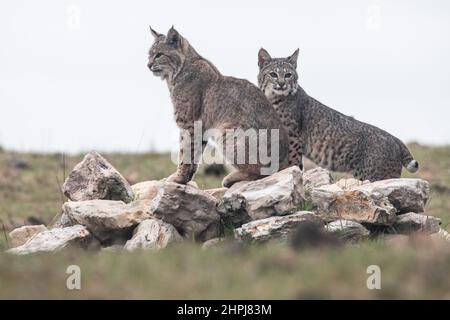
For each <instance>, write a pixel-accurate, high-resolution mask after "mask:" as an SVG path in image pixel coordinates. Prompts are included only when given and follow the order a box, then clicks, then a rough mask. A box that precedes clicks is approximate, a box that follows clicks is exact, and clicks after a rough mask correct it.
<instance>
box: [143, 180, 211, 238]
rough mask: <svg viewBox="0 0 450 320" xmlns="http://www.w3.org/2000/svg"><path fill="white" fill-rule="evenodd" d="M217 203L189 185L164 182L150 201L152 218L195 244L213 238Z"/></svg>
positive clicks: (209, 196)
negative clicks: (172, 227)
mask: <svg viewBox="0 0 450 320" xmlns="http://www.w3.org/2000/svg"><path fill="white" fill-rule="evenodd" d="M216 205H217V200H216V198H214V197H213V196H211V195H209V194H207V193H206V192H204V191H202V190H200V189H197V188H195V187H193V186H190V185H183V184H178V183H174V182H166V183H164V185H163V187H162V188H160V189H159V192H158V194H157V196H156V197H155V198H154V199H153V201H152V209H151V211H152V212H153V214H154V216H155V217H156V218H158V219H161V220H163V221H165V222H167V223H169V224H171V225H173V226H174V227H175V228H176V229H177V230H178V232H179V233H180V234H181V235H182V236H183V237H187V238H194V239H196V240H199V241H206V240H208V239H211V238H214V237H217V236H218V235H219V232H220V216H219V214H218V212H217V209H216Z"/></svg>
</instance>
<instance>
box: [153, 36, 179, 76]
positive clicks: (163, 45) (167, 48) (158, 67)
mask: <svg viewBox="0 0 450 320" xmlns="http://www.w3.org/2000/svg"><path fill="white" fill-rule="evenodd" d="M150 31H151V32H152V34H153V36H154V37H155V41H154V43H153V45H152V47H151V48H150V51H149V53H148V64H147V66H148V68H149V69H150V71H152V72H153V74H154V75H155V76H158V77H161V78H162V79H163V80H166V79H172V78H173V76H174V75H175V74H176V73H177V72H178V71H179V70H180V69H181V67H182V66H183V63H184V60H185V54H184V52H183V47H184V42H185V40H184V39H183V38H182V37H181V36H180V34H179V33H178V32H177V31H176V30H175V29H174V28H173V27H172V28H171V29H170V30H169V32H168V33H167V35H166V36H165V35H163V34H160V33H158V32H156V31H155V30H153V29H152V28H151V27H150Z"/></svg>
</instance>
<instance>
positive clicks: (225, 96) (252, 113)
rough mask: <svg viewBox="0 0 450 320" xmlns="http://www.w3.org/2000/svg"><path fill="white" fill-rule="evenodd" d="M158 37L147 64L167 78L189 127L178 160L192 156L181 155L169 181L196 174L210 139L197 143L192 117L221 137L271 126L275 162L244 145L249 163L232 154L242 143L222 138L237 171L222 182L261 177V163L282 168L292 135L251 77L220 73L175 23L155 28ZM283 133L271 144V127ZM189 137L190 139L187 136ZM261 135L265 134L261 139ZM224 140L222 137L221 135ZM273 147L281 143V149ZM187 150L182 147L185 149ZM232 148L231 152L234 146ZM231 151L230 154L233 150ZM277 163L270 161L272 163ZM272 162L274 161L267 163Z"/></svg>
mask: <svg viewBox="0 0 450 320" xmlns="http://www.w3.org/2000/svg"><path fill="white" fill-rule="evenodd" d="M151 32H152V34H153V36H154V42H153V44H152V46H151V48H150V51H149V56H148V67H149V69H150V70H151V71H152V72H153V74H154V75H155V76H159V77H161V78H162V79H163V80H165V81H166V82H167V85H168V87H169V92H170V97H171V100H172V104H173V106H174V114H175V121H176V123H177V125H178V127H179V128H180V129H183V131H184V132H188V136H186V135H182V136H181V137H180V160H182V159H184V158H185V157H184V155H186V158H189V157H190V159H187V160H189V161H187V160H186V161H184V162H183V161H180V163H179V164H178V167H177V171H176V172H175V173H174V174H172V175H171V176H170V177H169V178H168V181H173V182H177V183H184V184H185V183H187V182H188V181H190V180H191V179H192V177H193V176H194V174H195V172H196V170H197V163H195V161H194V160H195V158H196V157H197V156H201V154H202V153H203V149H202V148H204V147H205V145H206V143H205V142H204V143H203V145H202V146H201V148H198V147H197V148H195V145H194V142H195V139H194V123H195V122H197V121H199V122H201V123H202V130H203V132H202V134H204V133H205V132H206V131H207V130H209V129H218V130H219V131H221V136H220V137H217V138H218V140H223V139H224V137H225V131H226V130H242V131H245V130H247V129H254V130H256V131H257V132H258V134H259V135H260V134H261V132H264V131H268V137H265V138H266V139H267V140H269V141H268V142H267V148H268V151H269V152H268V156H270V155H271V154H274V157H275V156H276V155H277V154H276V152H273V153H272V151H278V159H275V158H274V159H272V157H271V158H270V160H272V162H273V163H272V162H271V163H269V164H264V163H262V162H261V159H260V158H258V161H257V162H256V163H253V162H251V161H250V160H249V158H250V154H249V153H250V152H249V151H248V150H249V149H248V147H247V145H246V146H245V152H246V154H245V157H244V158H245V159H246V161H245V163H241V162H239V161H237V159H236V158H237V156H236V157H233V156H234V154H235V152H236V151H237V150H239V145H238V144H239V143H245V142H234V141H233V142H231V143H228V144H226V143H225V144H223V147H224V148H229V149H228V150H224V151H225V152H224V155H225V156H228V157H229V159H227V160H228V162H229V163H231V164H233V165H234V167H235V168H236V169H237V171H235V172H232V173H231V174H229V175H228V176H226V177H225V179H224V180H223V182H222V183H223V185H224V186H226V187H230V186H231V185H232V184H234V183H236V182H238V181H242V180H255V179H259V178H261V177H262V174H261V172H262V170H261V169H262V168H267V167H269V169H273V170H278V169H284V168H286V167H287V165H288V159H287V158H288V136H287V133H286V132H285V130H284V127H283V125H282V124H281V121H280V119H279V118H278V117H277V114H276V112H275V111H274V110H273V108H272V107H271V105H270V103H269V102H268V101H267V99H266V98H265V96H264V94H262V93H261V91H260V90H259V89H258V88H257V87H256V86H255V85H253V84H252V83H250V82H249V81H246V80H243V79H237V78H233V77H228V76H224V75H222V74H221V73H220V72H219V70H217V68H216V67H215V66H214V65H213V64H212V63H211V62H209V61H208V60H206V59H204V58H203V57H202V56H200V55H199V54H198V53H197V52H196V51H195V49H194V48H193V47H192V46H191V45H190V44H189V42H188V41H187V39H186V38H184V37H182V36H181V35H180V34H179V33H178V31H176V30H175V29H174V28H171V29H170V30H169V31H168V32H167V35H163V34H160V33H158V32H156V31H154V30H151ZM273 130H276V132H277V133H279V136H278V140H276V141H275V142H276V145H273V146H272V144H271V141H272V140H271V139H270V138H271V132H275V131H273ZM188 138H190V139H188ZM261 141H262V140H261ZM218 142H219V144H220V141H218ZM272 147H273V148H277V147H278V150H276V149H274V150H272ZM185 150H186V151H190V152H189V153H188V152H186V153H183V152H184V151H185ZM230 150H231V152H228V151H230ZM230 155H231V156H230ZM275 162H276V163H277V164H278V167H277V166H272V165H273V164H274V163H275ZM269 165H270V166H269Z"/></svg>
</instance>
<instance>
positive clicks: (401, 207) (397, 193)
mask: <svg viewBox="0 0 450 320" xmlns="http://www.w3.org/2000/svg"><path fill="white" fill-rule="evenodd" d="M351 190H361V191H367V192H369V193H376V192H377V193H381V194H383V195H385V196H386V197H387V198H388V200H389V201H390V202H391V203H392V205H393V206H394V207H395V208H396V209H397V211H398V212H399V213H405V212H424V208H425V205H426V203H427V201H428V198H429V193H430V186H429V184H428V182H427V181H425V180H422V179H389V180H381V181H376V182H372V183H367V184H364V185H362V186H358V187H354V188H352V189H351Z"/></svg>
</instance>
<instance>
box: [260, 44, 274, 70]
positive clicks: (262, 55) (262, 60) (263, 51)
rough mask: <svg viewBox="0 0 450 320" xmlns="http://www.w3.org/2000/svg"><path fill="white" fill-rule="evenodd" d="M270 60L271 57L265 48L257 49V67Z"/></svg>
mask: <svg viewBox="0 0 450 320" xmlns="http://www.w3.org/2000/svg"><path fill="white" fill-rule="evenodd" d="M270 60H272V57H271V56H270V54H269V53H268V52H267V50H266V49H264V48H261V49H259V52H258V66H259V68H262V67H263V66H264V65H265V64H266V63H267V62H269V61H270Z"/></svg>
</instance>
